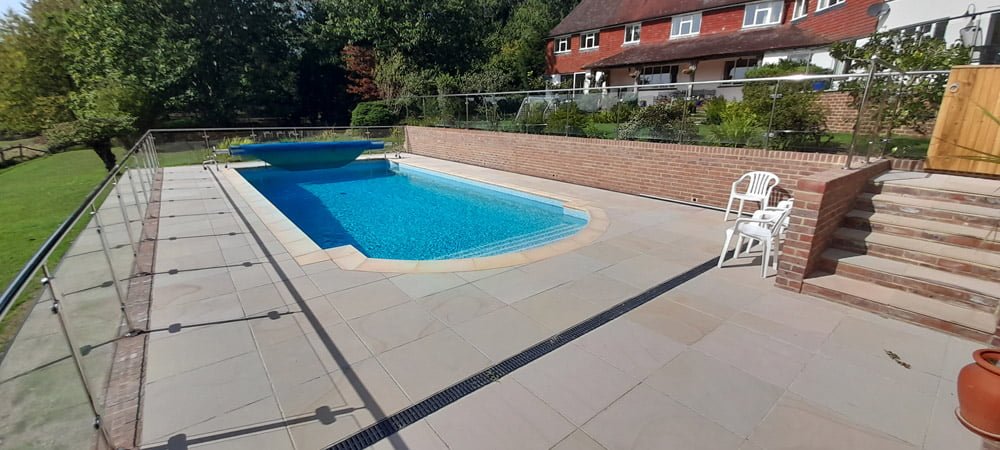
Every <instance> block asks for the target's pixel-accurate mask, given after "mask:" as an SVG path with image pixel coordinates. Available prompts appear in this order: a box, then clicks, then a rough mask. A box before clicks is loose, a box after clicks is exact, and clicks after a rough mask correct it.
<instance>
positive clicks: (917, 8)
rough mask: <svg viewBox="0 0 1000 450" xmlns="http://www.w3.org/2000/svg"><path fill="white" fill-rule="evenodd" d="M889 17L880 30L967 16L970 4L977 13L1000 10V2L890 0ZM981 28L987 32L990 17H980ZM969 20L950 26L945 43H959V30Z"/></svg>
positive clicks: (956, 21) (998, 0)
mask: <svg viewBox="0 0 1000 450" xmlns="http://www.w3.org/2000/svg"><path fill="white" fill-rule="evenodd" d="M886 3H887V4H888V5H889V8H890V10H889V15H888V16H887V17H886V18H885V20H884V21H883V23H882V26H881V27H880V30H891V29H894V28H902V27H906V26H908V25H911V24H915V23H922V22H928V21H933V20H937V19H944V18H948V17H956V16H961V15H963V14H965V12H966V10H967V9H968V7H969V5H970V4H974V5H975V6H976V11H977V12H980V13H982V12H985V11H991V10H994V9H998V8H1000V0H986V1H982V0H979V1H973V2H969V1H961V0H959V1H943V0H889V1H887V2H886ZM980 19H981V20H980V26H981V27H983V29H984V30H985V29H986V28H987V27H988V26H989V17H988V16H980ZM968 23H969V19H968V18H963V19H956V20H953V21H951V23H949V24H948V30H947V32H946V33H945V41H947V42H948V43H949V44H950V43H953V42H956V41H958V39H959V30H960V29H962V27H964V26H966V25H968Z"/></svg>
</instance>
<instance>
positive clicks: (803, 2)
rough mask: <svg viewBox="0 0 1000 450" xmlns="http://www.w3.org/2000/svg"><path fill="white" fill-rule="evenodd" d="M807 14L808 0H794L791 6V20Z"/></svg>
mask: <svg viewBox="0 0 1000 450" xmlns="http://www.w3.org/2000/svg"><path fill="white" fill-rule="evenodd" d="M808 15H809V0H795V7H794V8H792V20H798V19H801V18H803V17H805V16H808Z"/></svg>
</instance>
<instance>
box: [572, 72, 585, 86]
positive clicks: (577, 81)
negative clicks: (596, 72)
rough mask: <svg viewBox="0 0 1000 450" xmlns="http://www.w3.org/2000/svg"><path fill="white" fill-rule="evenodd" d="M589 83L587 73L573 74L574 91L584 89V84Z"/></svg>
mask: <svg viewBox="0 0 1000 450" xmlns="http://www.w3.org/2000/svg"><path fill="white" fill-rule="evenodd" d="M586 82H587V72H577V73H574V74H573V89H583V84H584V83H586Z"/></svg>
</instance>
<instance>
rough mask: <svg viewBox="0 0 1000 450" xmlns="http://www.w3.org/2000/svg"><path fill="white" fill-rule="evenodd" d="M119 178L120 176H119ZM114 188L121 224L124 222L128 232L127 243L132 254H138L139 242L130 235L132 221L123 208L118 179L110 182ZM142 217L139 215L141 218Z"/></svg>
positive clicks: (123, 203)
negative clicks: (130, 247) (120, 213)
mask: <svg viewBox="0 0 1000 450" xmlns="http://www.w3.org/2000/svg"><path fill="white" fill-rule="evenodd" d="M119 180H120V178H119ZM111 184H112V185H113V186H114V189H115V197H118V209H119V210H120V211H121V212H122V220H123V222H122V223H123V224H125V231H126V232H128V243H129V245H131V246H132V256H135V255H138V254H139V242H138V241H136V240H135V236H133V235H132V223H131V222H129V220H128V210H126V209H125V200H123V199H122V193H121V190H120V189H119V188H118V180H115V181H114V183H111ZM141 218H142V217H140V219H141Z"/></svg>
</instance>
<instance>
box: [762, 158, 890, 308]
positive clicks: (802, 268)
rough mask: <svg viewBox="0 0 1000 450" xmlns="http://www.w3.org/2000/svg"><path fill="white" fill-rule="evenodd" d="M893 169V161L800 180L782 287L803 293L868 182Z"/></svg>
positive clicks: (780, 279)
mask: <svg viewBox="0 0 1000 450" xmlns="http://www.w3.org/2000/svg"><path fill="white" fill-rule="evenodd" d="M890 166H891V164H890V163H889V161H880V162H877V163H875V164H872V165H870V166H868V167H865V168H861V169H855V170H843V169H831V170H827V171H824V172H820V173H816V174H813V175H811V176H807V177H802V178H800V179H799V180H798V182H797V184H796V186H795V208H794V209H793V210H792V216H791V220H790V225H789V227H788V233H787V235H786V238H785V242H784V244H783V245H782V248H781V260H780V262H779V263H778V278H777V280H776V282H775V284H776V285H777V286H778V287H781V288H784V289H788V290H791V291H795V292H801V291H802V280H803V279H805V278H806V277H808V276H809V275H810V274H811V273H812V272H813V271H815V270H816V268H817V264H818V263H819V260H820V258H821V255H822V254H823V252H824V251H825V250H826V249H827V247H828V246H829V245H830V241H831V240H832V238H833V233H834V232H835V231H837V229H838V228H840V226H841V223H842V222H843V220H844V216H845V215H846V214H847V213H848V212H849V211H850V210H852V209H854V202H855V199H857V197H858V195H859V194H860V193H861V192H862V191H863V190H864V188H865V185H866V184H867V183H868V180H870V179H872V178H874V177H876V176H878V175H879V174H881V173H883V172H886V171H888V170H889V169H890Z"/></svg>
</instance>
